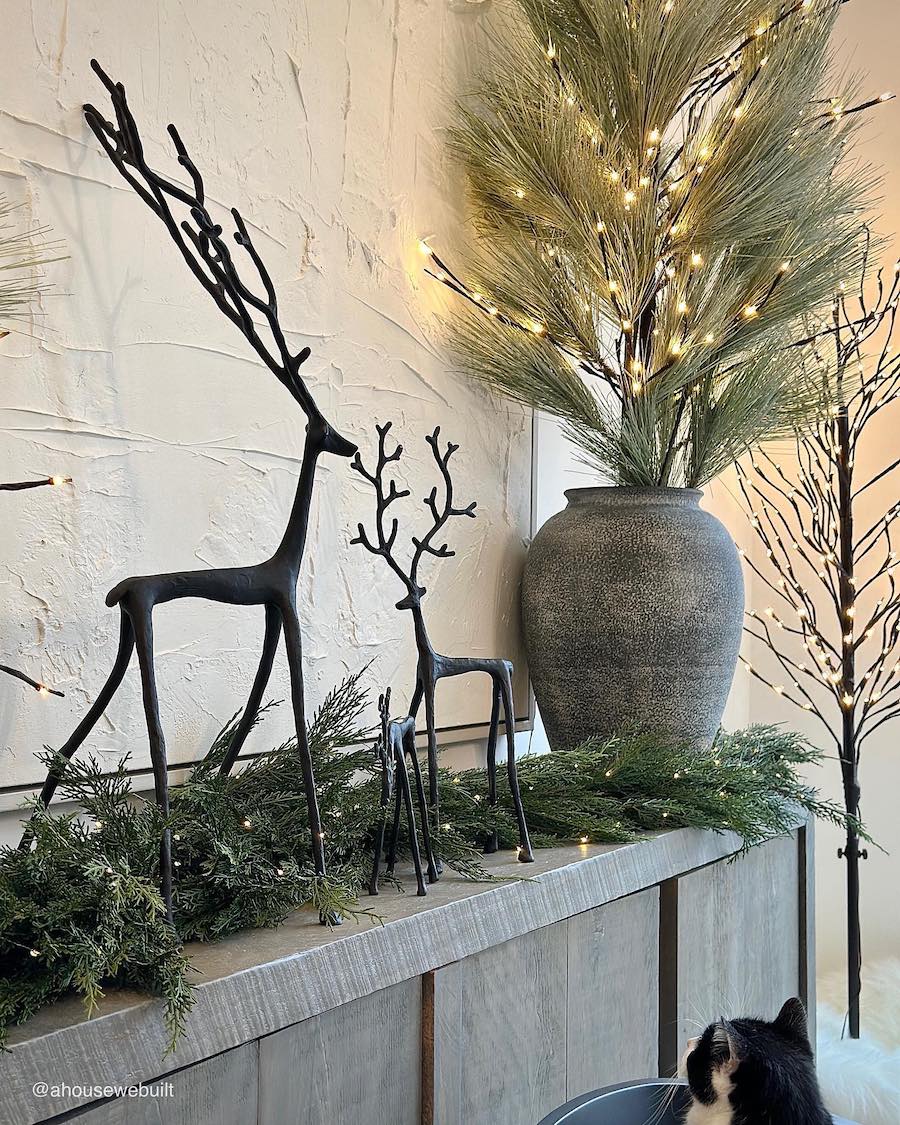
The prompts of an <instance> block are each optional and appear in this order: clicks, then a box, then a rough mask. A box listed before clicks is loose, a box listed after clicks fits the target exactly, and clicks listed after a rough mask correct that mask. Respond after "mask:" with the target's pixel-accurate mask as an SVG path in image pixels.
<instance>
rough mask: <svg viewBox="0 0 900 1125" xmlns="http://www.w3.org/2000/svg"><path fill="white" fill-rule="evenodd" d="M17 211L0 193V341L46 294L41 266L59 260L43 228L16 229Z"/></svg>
mask: <svg viewBox="0 0 900 1125" xmlns="http://www.w3.org/2000/svg"><path fill="white" fill-rule="evenodd" d="M17 210H18V207H17V206H16V205H15V204H12V203H10V202H9V200H8V199H7V198H6V196H5V195H2V194H0V338H2V337H3V336H8V335H9V332H10V328H9V327H8V326H9V325H10V324H12V323H13V322H14V321H19V320H22V319H23V318H24V317H25V315H26V313H27V311H28V310H29V309H30V308H31V305H32V304H33V302H34V299H35V298H36V297H37V296H38V295H39V294H40V293H44V292H46V286H45V285H44V283H43V281H42V279H41V275H40V267H41V266H44V265H47V264H48V263H49V262H54V261H58V260H59V255H58V254H57V253H56V251H57V250H58V249H59V244H58V243H48V242H47V241H46V235H47V228H46V227H40V228H37V229H34V230H27V231H23V230H19V229H18V228H17V227H16V224H15V222H14V219H15V215H16V212H17Z"/></svg>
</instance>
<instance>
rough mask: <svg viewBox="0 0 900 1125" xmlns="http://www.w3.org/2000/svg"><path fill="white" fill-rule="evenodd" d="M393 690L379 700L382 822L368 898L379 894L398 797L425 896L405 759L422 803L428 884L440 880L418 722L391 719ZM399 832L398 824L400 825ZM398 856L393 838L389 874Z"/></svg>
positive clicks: (421, 892)
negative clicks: (394, 802)
mask: <svg viewBox="0 0 900 1125" xmlns="http://www.w3.org/2000/svg"><path fill="white" fill-rule="evenodd" d="M390 711H391V689H390V688H388V689H387V690H386V691H385V693H384V695H382V696H379V698H378V714H379V716H380V717H381V737H380V738H379V740H378V744H377V746H376V754H377V756H378V762H379V765H380V766H381V771H382V772H381V821H380V823H379V825H378V829H377V831H376V833H375V855H374V857H373V861H372V878H371V879H370V880H369V894H370V895H377V894H378V875H379V872H380V870H381V855H382V852H383V851H384V829H385V824H386V821H387V815H388V809H389V808H390V807H391V799H392V798H393V797H394V796H395V792H396V800H397V806H398V807H399V805H400V800H401V797H402V800H403V805H404V808H405V809H406V824H407V828H408V830H409V848H410V852H411V853H412V861H413V868H414V869H415V872H416V885H417V888H418V889H417V892H416V893H417V894H420V895H424V894H425V881H424V879H423V878H422V858H421V855H420V854H419V839H418V836H417V834H416V815H415V812H414V811H413V803H412V792H411V791H410V788H409V774H408V773H407V771H406V761H405V758H406V757H407V756H408V757H409V759H410V762H411V764H412V768H413V776H414V777H415V781H416V793H417V796H418V800H419V815H420V816H421V818H422V841H423V843H424V844H425V859H426V862H427V864H428V882H429V883H436V882H437V878H438V873H437V866H436V865H435V861H434V853H433V852H432V850H431V832H430V830H429V827H428V807H427V805H426V802H425V786H424V785H423V784H422V771H421V769H420V768H419V758H418V755H417V754H416V720H415V719H414V718H413V717H412V716H411V715H407V716H406V717H405V718H403V719H392V718H391V714H390ZM397 828H398V829H399V824H398V825H397ZM396 855H397V840H396V835H394V836H393V837H392V838H391V850H390V858H389V860H388V865H387V871H388V874H389V875H393V873H394V860H395V858H396Z"/></svg>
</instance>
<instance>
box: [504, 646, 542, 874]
mask: <svg viewBox="0 0 900 1125" xmlns="http://www.w3.org/2000/svg"><path fill="white" fill-rule="evenodd" d="M500 692H501V697H502V700H503V718H504V723H505V725H506V772H507V775H508V776H509V792H510V795H511V797H512V802H513V808H514V809H515V810H516V822H517V823H518V826H519V862H520V863H533V862H534V855H533V854H532V851H531V840H529V838H528V825H527V824H526V823H525V810H524V809H523V808H522V794H521V793H520V792H519V774H518V772H517V771H516V720H515V712H514V711H513V699H512V666H511V665H510V664H508V663H506V662H504V667H503V674H502V676H501V678H500Z"/></svg>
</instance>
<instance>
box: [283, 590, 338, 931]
mask: <svg viewBox="0 0 900 1125" xmlns="http://www.w3.org/2000/svg"><path fill="white" fill-rule="evenodd" d="M281 616H282V620H283V622H284V645H285V648H286V649H287V658H288V668H289V669H290V673H291V703H292V705H293V708H294V726H295V728H296V731H297V750H298V752H299V754H300V769H301V770H302V772H303V788H304V790H305V791H306V808H307V812H308V814H309V831H310V834H311V836H312V855H313V864H314V866H315V871H316V875H319V876H322V875H324V874H325V843H324V840H325V834H324V832H323V831H322V819H321V817H320V815H319V799H318V797H317V795H316V779H315V777H314V775H313V764H312V755H311V754H310V750H309V738H308V737H307V731H306V699H305V697H304V693H303V644H302V640H301V634H300V619H299V618H298V617H297V608H296V606H295V605H294V604H293V603H289V604H287V605H286V606H284V607H283V609H282V610H281ZM319 921H320V922H321V923H322V924H323V925H332V926H338V925H340V923H341V919H340V918H339V917H338V916H337V915H336V914H329V915H326V914H324V913H322V914H320V915H319Z"/></svg>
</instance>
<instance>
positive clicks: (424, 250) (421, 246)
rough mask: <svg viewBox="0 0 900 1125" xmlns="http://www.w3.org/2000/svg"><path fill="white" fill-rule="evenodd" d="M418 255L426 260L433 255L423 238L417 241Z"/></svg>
mask: <svg viewBox="0 0 900 1125" xmlns="http://www.w3.org/2000/svg"><path fill="white" fill-rule="evenodd" d="M419 253H420V254H424V255H425V257H426V258H430V257H431V255H432V254H433V253H434V251H433V250H432V249H431V247H430V246H429V245H428V243H427V242H426V241H425V239H424V238H420V239H419Z"/></svg>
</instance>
